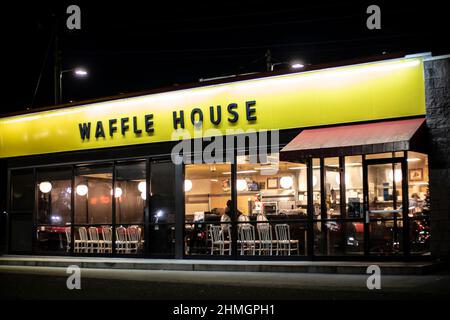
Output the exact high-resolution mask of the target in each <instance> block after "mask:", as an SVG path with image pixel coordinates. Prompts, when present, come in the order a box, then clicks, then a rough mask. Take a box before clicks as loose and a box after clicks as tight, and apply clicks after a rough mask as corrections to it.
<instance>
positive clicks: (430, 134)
mask: <svg viewBox="0 0 450 320" xmlns="http://www.w3.org/2000/svg"><path fill="white" fill-rule="evenodd" d="M449 61H450V57H448V56H440V57H432V56H431V55H428V54H423V55H413V56H406V57H402V58H396V59H388V60H381V61H373V62H367V63H360V64H355V65H346V66H339V67H333V68H325V69H320V70H312V71H306V72H299V73H288V74H279V75H275V76H274V75H268V76H260V77H256V78H252V79H250V78H241V79H239V78H238V79H235V80H236V81H233V82H225V83H206V84H205V83H204V84H202V85H201V86H196V87H192V88H178V89H176V90H173V89H172V90H166V91H158V92H156V91H155V92H151V93H145V94H139V95H134V96H127V97H123V96H121V97H117V98H111V99H105V100H102V101H94V102H87V103H84V104H77V105H69V106H61V107H55V108H53V109H43V110H33V112H27V113H23V114H16V115H7V116H4V117H3V118H0V158H1V160H0V161H1V166H2V170H1V194H2V195H3V198H2V204H1V205H2V213H1V218H0V223H1V224H0V226H1V230H0V231H1V236H2V237H1V239H2V247H3V252H5V253H11V254H43V255H49V254H51V255H83V256H136V257H154V258H160V257H165V258H168V257H170V258H178V259H181V258H185V259H188V258H206V259H246V260H248V259H280V260H313V259H314V260H319V259H324V260H340V259H352V260H355V259H371V260H373V259H381V260H391V259H394V260H405V259H412V260H420V259H433V258H434V259H446V258H447V257H448V256H449V250H450V248H449V244H450V242H449V240H450V239H449V235H450V222H449V208H448V204H449V191H448V190H450V189H449V188H448V185H449V183H450V171H449V161H450V158H449V157H450V155H449V153H450V147H449V144H448V137H449V133H450V132H449V121H450V120H449V112H450V111H449Z"/></svg>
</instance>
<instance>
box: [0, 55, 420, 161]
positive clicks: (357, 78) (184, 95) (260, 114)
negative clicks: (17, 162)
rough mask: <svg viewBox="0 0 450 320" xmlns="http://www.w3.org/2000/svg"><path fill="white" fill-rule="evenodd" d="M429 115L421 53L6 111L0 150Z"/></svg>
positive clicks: (41, 150) (19, 152) (25, 151)
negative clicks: (199, 130) (16, 113)
mask: <svg viewBox="0 0 450 320" xmlns="http://www.w3.org/2000/svg"><path fill="white" fill-rule="evenodd" d="M424 114H425V88H424V79H423V63H422V60H421V59H418V58H411V59H407V58H405V59H398V60H388V61H382V62H375V63H367V64H361V65H353V66H346V67H339V68H332V69H324V70H318V71H311V72H302V73H295V74H288V75H282V76H274V77H267V78H261V79H253V80H246V81H239V82H234V83H225V84H219V85H211V86H206V87H199V88H194V89H185V90H179V91H171V92H165V93H157V94H150V95H146V96H140V97H132V98H124V99H119V100H112V101H106V102H99V103H92V104H87V105H82V106H76V107H68V108H64V109H57V110H51V111H43V112H37V113H31V114H27V115H20V116H14V117H8V118H2V119H0V157H1V158H5V157H14V156H24V155H35V154H45V153H54V152H63V151H74V150H86V149H96V148H106V147H115V146H125V145H134V144H143V143H152V142H162V141H171V140H172V139H173V136H172V134H173V132H174V130H175V128H177V129H178V130H185V131H186V132H188V133H190V135H191V136H193V130H194V126H195V123H197V122H198V121H200V120H202V123H203V125H202V130H203V131H206V130H208V129H213V128H214V129H217V130H218V131H217V130H216V132H219V131H220V133H221V134H226V133H227V132H226V130H227V129H237V128H240V129H243V130H246V129H250V128H251V129H254V130H274V129H279V130H283V129H291V128H305V127H312V126H320V125H330V124H341V123H353V122H359V121H368V120H381V119H390V118H401V117H406V116H416V115H424ZM88 129H89V136H87V132H88V131H87V130H88ZM207 135H208V133H207Z"/></svg>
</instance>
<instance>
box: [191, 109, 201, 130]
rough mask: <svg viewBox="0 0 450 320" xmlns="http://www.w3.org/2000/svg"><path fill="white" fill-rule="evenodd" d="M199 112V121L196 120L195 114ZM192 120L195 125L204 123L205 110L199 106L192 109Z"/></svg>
mask: <svg viewBox="0 0 450 320" xmlns="http://www.w3.org/2000/svg"><path fill="white" fill-rule="evenodd" d="M196 114H198V121H195V115H196ZM191 122H192V124H193V125H194V126H197V125H199V124H201V123H203V111H202V110H201V109H199V108H194V109H193V110H192V111H191Z"/></svg>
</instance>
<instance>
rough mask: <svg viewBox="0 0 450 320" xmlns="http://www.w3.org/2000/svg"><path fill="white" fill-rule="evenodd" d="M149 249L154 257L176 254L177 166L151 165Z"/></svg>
mask: <svg viewBox="0 0 450 320" xmlns="http://www.w3.org/2000/svg"><path fill="white" fill-rule="evenodd" d="M149 196H150V204H151V205H150V223H151V230H150V231H149V237H150V238H149V247H150V248H149V249H150V253H151V254H153V255H162V256H167V255H173V254H174V252H175V165H174V164H173V163H172V162H152V163H151V165H150V195H149Z"/></svg>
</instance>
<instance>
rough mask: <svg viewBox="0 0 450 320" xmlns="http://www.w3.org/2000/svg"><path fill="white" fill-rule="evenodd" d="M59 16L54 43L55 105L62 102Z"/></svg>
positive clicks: (56, 18)
mask: <svg viewBox="0 0 450 320" xmlns="http://www.w3.org/2000/svg"><path fill="white" fill-rule="evenodd" d="M58 22H59V21H58V16H57V15H55V44H54V48H53V49H54V53H53V57H54V66H53V67H54V75H53V76H54V86H55V105H58V104H60V103H61V77H62V74H61V53H60V52H59V26H58Z"/></svg>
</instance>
